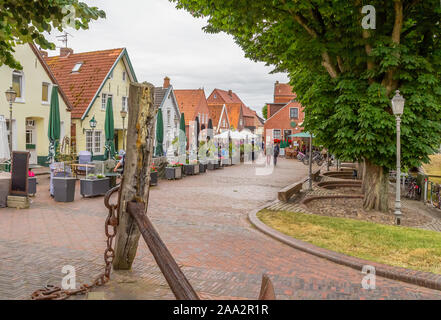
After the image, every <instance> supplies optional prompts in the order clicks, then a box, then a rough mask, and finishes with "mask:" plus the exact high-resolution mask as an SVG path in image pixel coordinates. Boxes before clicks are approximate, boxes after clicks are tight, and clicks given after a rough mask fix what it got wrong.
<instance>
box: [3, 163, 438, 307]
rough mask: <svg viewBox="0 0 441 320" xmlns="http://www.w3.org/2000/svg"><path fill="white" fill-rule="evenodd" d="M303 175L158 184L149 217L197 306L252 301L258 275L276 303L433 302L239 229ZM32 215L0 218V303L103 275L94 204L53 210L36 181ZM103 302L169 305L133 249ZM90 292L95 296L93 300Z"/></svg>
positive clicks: (43, 183) (232, 170) (282, 166)
mask: <svg viewBox="0 0 441 320" xmlns="http://www.w3.org/2000/svg"><path fill="white" fill-rule="evenodd" d="M306 171H307V167H306V166H304V165H303V164H301V163H299V162H297V161H296V160H284V159H281V160H280V163H279V167H277V168H276V170H275V172H274V173H273V174H272V175H270V176H256V175H255V168H254V167H252V166H233V167H229V168H225V169H223V170H218V171H215V172H212V171H211V172H208V173H206V174H204V175H200V176H193V177H186V178H184V179H183V180H180V181H164V180H161V181H160V183H159V186H158V187H155V188H153V189H152V191H151V193H150V205H149V215H150V216H151V218H152V221H153V223H154V224H155V226H156V227H157V229H158V230H159V232H160V234H161V236H162V237H163V240H164V242H165V243H166V244H167V245H168V247H169V249H170V251H171V252H172V254H173V255H174V257H175V258H176V260H177V261H178V264H179V265H181V266H182V270H183V271H184V272H185V274H186V275H187V276H188V278H189V280H190V282H191V283H192V284H193V285H194V287H195V289H196V290H197V291H198V293H199V294H200V295H201V296H202V297H203V298H206V299H224V298H225V299H231V298H242V299H254V298H256V297H257V295H258V293H259V290H260V282H261V277H262V274H263V273H268V274H269V275H270V277H271V279H272V280H273V281H274V286H275V289H276V294H277V298H278V299H441V292H440V291H434V290H430V289H426V288H421V287H417V286H413V285H409V284H405V283H401V282H397V281H393V280H389V279H384V278H380V277H378V278H377V282H376V285H377V289H376V290H373V291H367V290H364V289H362V288H361V281H362V276H363V275H362V274H361V272H359V271H357V270H353V269H351V268H347V267H343V266H340V265H337V264H334V263H331V262H329V261H326V260H323V259H321V258H318V257H315V256H311V255H309V254H307V253H304V252H301V251H298V250H295V249H292V248H291V247H288V246H286V245H284V244H281V243H279V242H277V241H276V240H273V239H271V238H269V237H268V236H265V235H263V234H261V233H260V232H258V231H257V230H255V229H254V228H252V227H251V225H250V223H249V222H248V221H247V214H248V212H249V211H250V210H252V209H255V208H257V207H259V206H262V205H264V204H267V203H268V204H269V203H270V202H272V201H273V200H274V199H275V198H276V196H277V191H278V190H279V189H280V188H281V187H283V186H286V185H288V184H290V183H292V182H294V181H296V180H300V179H301V178H302V177H303V176H305V174H306ZM39 181H40V184H39V186H38V193H37V197H36V198H34V199H33V203H32V209H30V210H21V211H19V210H12V209H0V258H1V259H0V299H26V298H28V297H29V295H30V294H31V293H32V291H33V290H35V289H38V288H40V287H41V286H42V285H45V284H46V283H54V284H57V285H59V281H60V279H61V277H62V276H63V274H62V273H61V268H62V266H64V265H72V266H75V267H76V271H77V278H78V281H79V282H90V281H91V280H92V279H93V278H94V277H95V276H96V275H97V274H98V273H99V272H100V271H101V269H102V266H103V261H102V259H103V251H104V248H105V237H104V230H103V224H104V218H105V216H106V214H107V212H106V209H105V207H104V205H103V198H102V197H101V198H95V199H81V196H80V195H79V192H78V191H77V194H76V201H75V202H74V203H71V204H60V203H55V202H54V201H53V200H52V199H50V198H49V195H48V179H47V178H46V177H39ZM97 291H99V292H103V293H102V294H103V296H104V298H106V299H168V298H173V296H172V295H171V292H170V290H169V289H168V286H167V284H166V282H165V280H164V278H163V277H162V275H161V273H160V271H159V269H158V268H157V266H156V265H155V262H154V260H153V258H152V256H151V254H150V252H149V251H148V249H147V246H146V245H145V244H144V242H143V241H142V240H141V242H140V247H139V249H138V254H137V257H136V260H135V263H134V267H133V270H132V271H130V272H118V273H116V274H114V276H113V277H112V281H111V282H110V284H108V285H106V287H105V288H104V289H98V290H97ZM99 292H98V293H99Z"/></svg>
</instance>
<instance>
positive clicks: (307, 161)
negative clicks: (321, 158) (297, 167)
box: [302, 157, 309, 166]
mask: <svg viewBox="0 0 441 320" xmlns="http://www.w3.org/2000/svg"><path fill="white" fill-rule="evenodd" d="M302 162H303V164H304V165H305V166H307V165H308V164H309V159H308V158H306V157H305V158H303V160H302Z"/></svg>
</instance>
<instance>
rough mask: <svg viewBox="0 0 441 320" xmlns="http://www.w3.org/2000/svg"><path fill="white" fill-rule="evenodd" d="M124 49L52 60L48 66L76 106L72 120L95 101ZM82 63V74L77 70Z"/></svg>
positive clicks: (76, 54) (71, 55)
mask: <svg viewBox="0 0 441 320" xmlns="http://www.w3.org/2000/svg"><path fill="white" fill-rule="evenodd" d="M123 50H124V49H123V48H120V49H111V50H103V51H94V52H85V53H75V54H70V55H68V56H66V57H60V56H56V57H49V58H46V59H45V60H46V62H47V64H48V65H49V67H50V68H51V70H52V72H53V74H54V75H55V77H56V79H57V81H58V83H59V85H60V86H61V88H62V89H63V91H64V92H65V94H66V96H67V97H68V99H69V101H70V102H71V105H72V106H73V110H72V113H71V114H72V118H81V117H82V116H83V114H84V113H85V112H86V110H87V108H88V106H89V105H90V103H91V102H92V99H93V98H94V97H95V95H96V93H97V91H98V89H99V88H100V86H101V84H102V83H103V82H104V80H105V79H106V76H107V74H108V73H109V72H110V70H111V68H112V67H113V65H114V64H115V62H116V60H117V59H118V57H119V56H120V55H121V53H122V52H123ZM79 62H82V63H83V65H82V66H81V69H80V71H79V72H76V73H72V69H73V67H74V66H75V65H76V64H77V63H79Z"/></svg>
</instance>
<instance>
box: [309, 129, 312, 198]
mask: <svg viewBox="0 0 441 320" xmlns="http://www.w3.org/2000/svg"><path fill="white" fill-rule="evenodd" d="M309 134H310V137H309V191H311V190H312V133H309Z"/></svg>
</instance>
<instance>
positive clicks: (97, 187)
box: [80, 178, 110, 197]
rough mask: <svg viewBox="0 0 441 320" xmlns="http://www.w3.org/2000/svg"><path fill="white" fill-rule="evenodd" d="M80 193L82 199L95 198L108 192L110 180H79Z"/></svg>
mask: <svg viewBox="0 0 441 320" xmlns="http://www.w3.org/2000/svg"><path fill="white" fill-rule="evenodd" d="M80 182H81V188H80V193H81V195H82V196H83V197H96V196H101V195H104V194H106V193H107V191H109V190H110V179H109V178H105V179H81V180H80Z"/></svg>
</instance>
